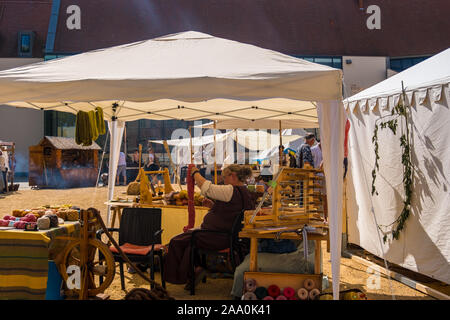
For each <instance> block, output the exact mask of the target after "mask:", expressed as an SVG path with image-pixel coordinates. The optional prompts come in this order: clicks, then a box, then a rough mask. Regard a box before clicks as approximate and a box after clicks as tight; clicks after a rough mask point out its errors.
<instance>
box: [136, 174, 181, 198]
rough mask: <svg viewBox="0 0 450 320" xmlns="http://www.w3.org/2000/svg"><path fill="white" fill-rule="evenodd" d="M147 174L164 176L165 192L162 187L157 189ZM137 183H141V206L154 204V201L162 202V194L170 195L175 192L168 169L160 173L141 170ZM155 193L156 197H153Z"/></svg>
mask: <svg viewBox="0 0 450 320" xmlns="http://www.w3.org/2000/svg"><path fill="white" fill-rule="evenodd" d="M147 174H162V175H163V179H164V191H161V190H162V187H160V186H158V187H157V189H155V188H154V187H153V184H152V183H151V182H150V180H149V179H148V177H147ZM136 181H140V184H139V191H140V199H139V203H140V204H152V201H153V200H161V199H162V198H163V197H162V194H169V193H170V192H172V191H175V190H174V189H173V187H172V184H171V183H170V176H169V169H167V168H164V170H158V171H145V170H144V168H140V169H139V174H138V176H137V178H136ZM152 191H153V192H152ZM153 193H154V194H155V196H153Z"/></svg>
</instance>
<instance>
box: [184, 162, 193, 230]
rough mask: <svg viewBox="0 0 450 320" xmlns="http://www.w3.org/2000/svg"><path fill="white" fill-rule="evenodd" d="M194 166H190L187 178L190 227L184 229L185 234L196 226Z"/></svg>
mask: <svg viewBox="0 0 450 320" xmlns="http://www.w3.org/2000/svg"><path fill="white" fill-rule="evenodd" d="M194 167H195V165H194V164H190V165H189V166H188V172H187V177H186V184H187V192H188V225H187V226H185V227H184V228H183V232H186V231H187V230H189V229H192V228H193V227H194V224H195V205H194V187H195V181H194V177H192V176H191V172H192V168H194Z"/></svg>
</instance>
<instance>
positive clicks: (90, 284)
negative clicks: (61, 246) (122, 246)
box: [60, 239, 115, 296]
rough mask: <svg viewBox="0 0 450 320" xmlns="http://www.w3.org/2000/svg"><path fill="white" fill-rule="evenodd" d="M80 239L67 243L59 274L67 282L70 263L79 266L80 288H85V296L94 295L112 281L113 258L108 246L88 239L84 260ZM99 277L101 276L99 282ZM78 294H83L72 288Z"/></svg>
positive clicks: (69, 275) (102, 290) (101, 291)
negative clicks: (101, 279)
mask: <svg viewBox="0 0 450 320" xmlns="http://www.w3.org/2000/svg"><path fill="white" fill-rule="evenodd" d="M81 247H82V241H81V240H77V241H74V242H72V243H70V244H69V246H68V247H67V248H66V251H65V253H64V257H63V262H62V265H61V269H62V270H60V271H61V275H62V277H63V279H64V281H65V283H66V284H67V280H69V277H71V275H72V274H68V273H67V270H68V269H67V268H68V267H69V266H71V265H75V266H76V267H79V270H80V285H81V288H85V289H84V290H87V292H86V293H87V296H95V295H97V294H99V293H103V292H104V291H105V290H106V288H108V287H109V285H110V284H111V283H112V281H113V279H114V274H115V263H114V258H113V256H112V254H111V252H110V251H109V248H108V247H107V246H106V245H105V244H103V243H102V242H101V241H99V240H97V239H89V241H88V245H87V248H86V249H87V255H86V261H85V262H84V263H83V260H85V259H83V257H81V254H80V253H81V252H83V251H82V248H81ZM100 277H103V281H102V283H100ZM72 290H73V291H75V293H78V294H79V295H84V294H85V293H83V292H81V290H80V289H72Z"/></svg>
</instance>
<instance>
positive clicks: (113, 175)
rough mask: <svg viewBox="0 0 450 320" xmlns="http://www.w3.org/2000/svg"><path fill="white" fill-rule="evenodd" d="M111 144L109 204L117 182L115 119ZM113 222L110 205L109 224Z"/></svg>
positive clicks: (112, 125) (112, 124)
mask: <svg viewBox="0 0 450 320" xmlns="http://www.w3.org/2000/svg"><path fill="white" fill-rule="evenodd" d="M110 124H111V142H110V144H109V168H108V202H110V201H111V200H112V199H113V196H114V185H115V182H116V171H115V170H114V157H115V153H116V151H115V147H114V145H115V143H116V139H117V137H116V135H117V120H115V119H113V120H112V121H111V122H110ZM110 222H111V206H109V205H108V214H107V223H108V225H109V224H110Z"/></svg>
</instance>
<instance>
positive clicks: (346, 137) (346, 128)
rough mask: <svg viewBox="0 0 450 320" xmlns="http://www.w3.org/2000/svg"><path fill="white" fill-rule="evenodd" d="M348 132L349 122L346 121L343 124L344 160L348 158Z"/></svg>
mask: <svg viewBox="0 0 450 320" xmlns="http://www.w3.org/2000/svg"><path fill="white" fill-rule="evenodd" d="M349 131H350V120H348V119H347V122H346V123H345V138H344V158H347V157H348V132H349Z"/></svg>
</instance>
